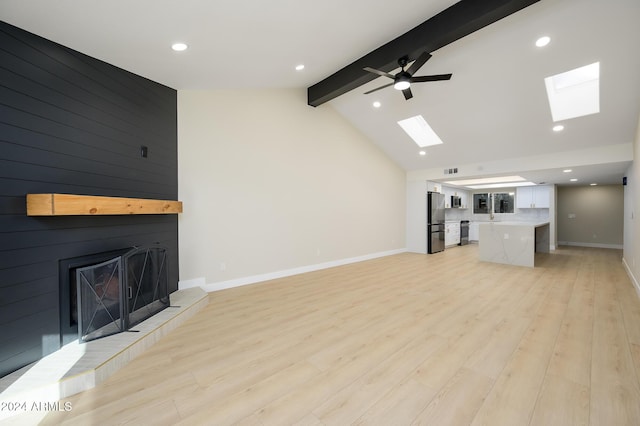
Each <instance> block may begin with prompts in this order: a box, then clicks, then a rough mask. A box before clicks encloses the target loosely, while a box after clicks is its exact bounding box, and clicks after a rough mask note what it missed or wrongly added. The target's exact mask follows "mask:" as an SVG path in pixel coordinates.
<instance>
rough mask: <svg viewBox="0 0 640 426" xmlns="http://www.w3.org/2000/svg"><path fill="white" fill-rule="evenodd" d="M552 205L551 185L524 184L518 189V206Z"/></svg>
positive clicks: (523, 207)
mask: <svg viewBox="0 0 640 426" xmlns="http://www.w3.org/2000/svg"><path fill="white" fill-rule="evenodd" d="M550 206H551V188H550V187H549V186H522V187H519V188H518V189H517V194H516V207H517V208H519V209H548V208H549V207H550Z"/></svg>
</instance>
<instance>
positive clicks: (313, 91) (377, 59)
mask: <svg viewBox="0 0 640 426" xmlns="http://www.w3.org/2000/svg"><path fill="white" fill-rule="evenodd" d="M538 1H539V0H484V1H482V2H478V1H477V0H462V1H460V2H458V3H456V4H454V5H452V6H451V7H449V8H447V9H445V10H443V11H442V12H440V13H438V14H437V15H435V16H433V17H432V18H429V19H428V20H427V21H425V22H423V23H422V24H420V25H418V26H417V27H415V28H413V29H412V30H410V31H408V32H407V33H405V34H403V35H401V36H399V37H397V38H395V39H394V40H392V41H390V42H388V43H385V44H384V45H383V46H381V47H379V48H377V49H376V50H374V51H372V52H370V53H368V54H366V55H365V56H363V57H361V58H360V59H358V60H356V61H354V62H352V63H351V64H349V65H347V66H346V67H344V68H342V69H341V70H339V71H337V72H335V73H334V74H332V75H330V76H329V77H327V78H325V79H324V80H322V81H320V82H318V83H316V84H314V85H313V86H311V87H309V88H308V89H307V98H308V103H309V105H311V106H318V105H321V104H323V103H325V102H327V101H330V100H331V99H334V98H336V97H337V96H340V95H342V94H344V93H346V92H348V91H350V90H353V89H356V88H358V87H360V86H362V85H363V84H366V83H368V82H370V81H372V80H374V79H375V78H377V76H375V75H373V74H371V73H369V72H366V71H364V70H363V68H364V67H371V68H375V69H378V70H381V71H385V72H389V71H391V70H393V69H395V68H397V66H398V58H401V57H403V56H407V57H408V58H409V61H414V60H415V59H416V58H417V57H418V56H420V55H421V54H422V53H423V52H433V51H435V50H437V49H440V48H441V47H444V46H446V45H447V44H449V43H452V42H454V41H456V40H458V39H460V38H462V37H465V36H467V35H469V34H471V33H473V32H474V31H477V30H479V29H481V28H483V27H485V26H487V25H490V24H492V23H494V22H496V21H498V20H500V19H502V18H504V17H506V16H509V15H511V14H512V13H515V12H517V11H519V10H521V9H523V8H525V7H527V6H529V5H531V4H533V3H536V2H538Z"/></svg>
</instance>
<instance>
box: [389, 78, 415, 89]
mask: <svg viewBox="0 0 640 426" xmlns="http://www.w3.org/2000/svg"><path fill="white" fill-rule="evenodd" d="M409 86H411V83H409V82H408V81H407V80H398V81H396V82H395V83H393V88H394V89H396V90H406V89H408V88H409Z"/></svg>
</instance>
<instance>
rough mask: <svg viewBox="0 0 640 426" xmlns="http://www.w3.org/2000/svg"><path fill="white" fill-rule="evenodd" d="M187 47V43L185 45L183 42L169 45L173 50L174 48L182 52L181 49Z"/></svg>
mask: <svg viewBox="0 0 640 426" xmlns="http://www.w3.org/2000/svg"><path fill="white" fill-rule="evenodd" d="M188 47H189V46H187V45H186V44H184V43H173V44H172V45H171V48H172V49H173V50H175V51H176V52H182V51H183V50H187V48H188Z"/></svg>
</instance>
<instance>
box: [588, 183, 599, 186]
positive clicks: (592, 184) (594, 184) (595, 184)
mask: <svg viewBox="0 0 640 426" xmlns="http://www.w3.org/2000/svg"><path fill="white" fill-rule="evenodd" d="M589 185H591V186H597V185H598V184H597V183H590V184H589Z"/></svg>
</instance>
